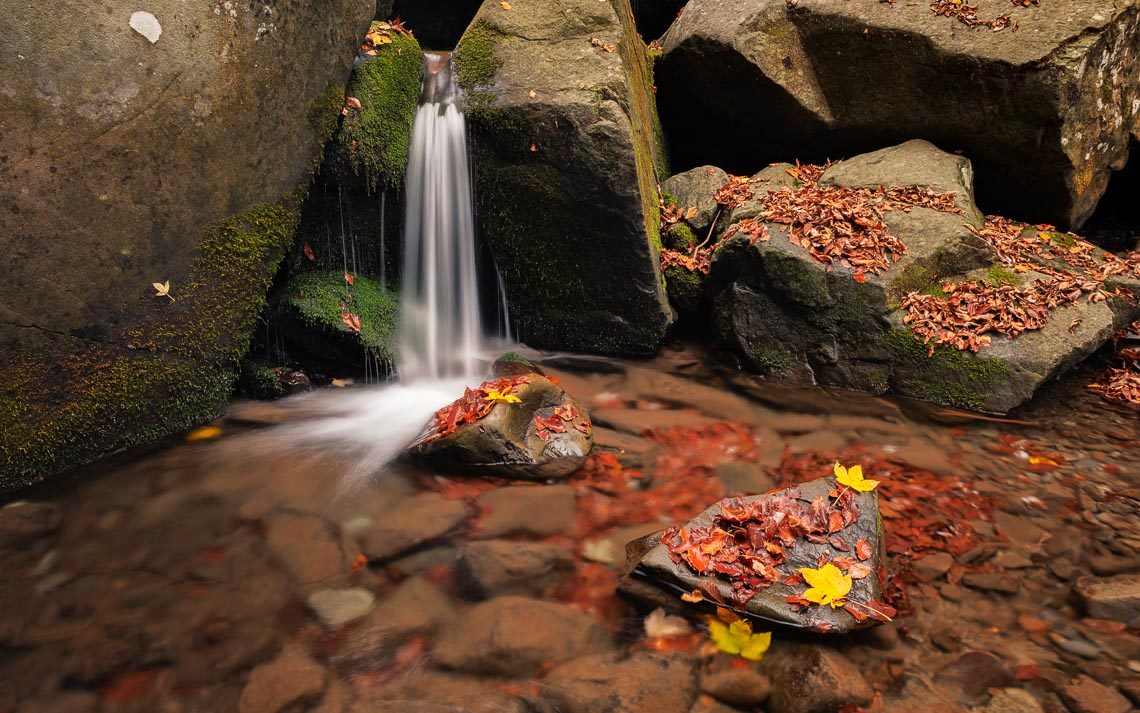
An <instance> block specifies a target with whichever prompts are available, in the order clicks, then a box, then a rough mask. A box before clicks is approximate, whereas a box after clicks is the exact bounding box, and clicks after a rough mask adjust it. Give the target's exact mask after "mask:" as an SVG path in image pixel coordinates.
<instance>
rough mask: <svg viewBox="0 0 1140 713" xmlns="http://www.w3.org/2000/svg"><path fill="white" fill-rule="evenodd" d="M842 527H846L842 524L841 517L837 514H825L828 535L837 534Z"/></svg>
mask: <svg viewBox="0 0 1140 713" xmlns="http://www.w3.org/2000/svg"><path fill="white" fill-rule="evenodd" d="M844 527H846V525H845V524H844V522H843V515H841V514H839V513H837V512H830V513H828V514H827V531H828V532H829V533H831V532H839V531H840V530H842V529H843V528H844Z"/></svg>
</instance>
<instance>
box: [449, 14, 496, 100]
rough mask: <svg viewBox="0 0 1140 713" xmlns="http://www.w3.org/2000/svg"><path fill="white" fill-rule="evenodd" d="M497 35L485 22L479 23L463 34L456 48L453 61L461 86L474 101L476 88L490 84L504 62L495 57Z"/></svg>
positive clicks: (480, 21)
mask: <svg viewBox="0 0 1140 713" xmlns="http://www.w3.org/2000/svg"><path fill="white" fill-rule="evenodd" d="M497 36H498V35H497V33H496V32H495V31H494V30H493V29H491V26H490V25H488V24H487V23H486V21H484V20H479V21H477V22H476V23H475V24H474V25H472V26H471V27H469V28H468V29H467V32H465V33H463V37H462V39H460V41H459V46H458V47H456V48H455V55H454V58H453V61H454V63H455V76H456V79H457V80H458V81H459V86H461V87H463V90H464V91H465V92H467V94H468V99H469V100H470V99H472V98H473V95H474V94H475V93H476V88H477V87H479V86H485V85H488V84H490V83H491V82H492V81H493V80H494V79H495V72H497V71H499V68H500V67H502V66H503V61H502V60H501V59H498V58H497V57H496V56H495V44H496V38H497Z"/></svg>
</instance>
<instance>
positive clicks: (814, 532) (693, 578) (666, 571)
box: [620, 478, 893, 634]
mask: <svg viewBox="0 0 1140 713" xmlns="http://www.w3.org/2000/svg"><path fill="white" fill-rule="evenodd" d="M843 490H845V489H844V488H842V487H841V486H838V489H837V485H836V482H835V480H834V479H833V478H821V479H819V480H813V481H811V482H808V483H803V484H801V485H799V486H796V487H792V488H785V489H782V490H777V491H774V492H771V493H768V494H765V495H755V496H750V497H741V498H725V499H724V500H721V501H720V502H718V503H716V504H715V505H713V506H712V507H710V508H708V509H707V510H705V511H704V512H702V513H701V514H700V515H698V516H696V517H695V518H693V519H692V520H690V521H689V522H687V523H685V524H684V525H682V526H681V527H680V528H672V529H670V530H665V531H664V532H659V533H655V534H653V535H649V536H648V537H644V538H642V539H640V540H635V541H634V542H631V543H630V544H629V546H628V548H627V556H628V560H627V562H626V567H625V570H624V572H623V576H622V580H621V584H620V589H621V591H622V592H624V593H626V594H627V595H630V596H633V597H635V598H640V599H647V600H649V601H651V602H652V603H654V604H656V605H659V606H666V607H667V608H670V609H672V610H675V611H676V610H680V611H683V612H684V613H688V614H692V613H693V612H694V611H703V612H708V613H711V612H712V610H713V607H714V606H722V607H727V608H729V609H732V610H734V611H736V612H737V613H738V614H741V615H744V616H747V617H749V618H752V619H757V620H763V621H765V622H768V623H776V624H783V625H786V626H790V627H794V628H798V629H806V630H813V631H817V632H820V633H830V634H843V633H847V632H850V631H853V630H855V629H860V628H864V627H867V626H872V625H874V624H875V623H877V621H876V619H878V620H880V621H881V620H883V619H884V618H885V617H883V616H881V615H880V614H879V613H876V612H882V611H885V613H886V614H888V615H890V614H893V611H892V610H891V609H890V608H889V607H886V606H885V605H883V603H882V581H881V578H882V577H883V576H884V575H883V568H882V567H883V561H882V556H883V554H882V553H883V548H882V546H881V543H882V532H883V528H882V520H881V518H880V516H879V501H878V496H877V495H876V494H875V492H874V491H872V492H868V493H859V492H855V491H847V492H845V493H843V494H842V497H841V499H840V502H839V507H835V506H834V503H835V502H836V500H837V496H838V495H840V491H843ZM844 510H846V511H847V513H848V514H847V515H846V517H845V516H844V514H843V511H844ZM743 513H748V514H749V516H745V517H742V514H743ZM832 513H836V514H838V516H839V517H840V518H844V519H846V520H847V524H845V525H843V526H842V527H838V528H836V527H835V526H836V525H839V524H842V522H840V521H833V523H832V529H834V531H833V532H830V533H829V532H827V529H829V528H828V527H827V526H826V525H824V526H823V527H822V529H820V527H819V525H820V524H821V523H825V522H827V521H828V520H829V518H830V516H831V514H832ZM752 515H755V516H758V517H751V516H752ZM853 516H854V519H853V520H852V519H851V518H852V517H853ZM791 518H799V519H801V520H802V521H804V524H803V525H802V526H799V527H792V528H787V527H786V526H787V525H788V524H789V523H790V522H791ZM782 525H783V526H785V527H784V529H783V532H782V533H781V534H782V535H783V537H782V538H781V536H780V534H776V535H775V536H774V537H766V536H764V535H762V534H760V533H761V532H764V531H767V532H768V533H769V534H772V533H778V532H779V530H780V529H781V526H782ZM718 528H719V529H720V530H721V531H726V532H730V533H732V534H733V535H734V541H736V542H741V541H745V540H748V539H749V538H750V537H751V538H753V542H755V544H756V545H758V546H759V548H758V549H763V548H764V547H765V543H766V542H770V543H771V544H772V545H773V546H774V549H777V551H778V552H780V553H781V554H779V555H777V556H776V557H775V558H774V560H775V561H777V562H778V563H777V564H775V566H774V570H775V572H774V573H771V572H769V573H768V574H766V575H757V574H756V572H757V571H758V569H759V570H764V562H760V563H758V564H757V565H751V561H750V559H749V558H741V560H739V561H748V562H749V565H748V566H747V567H745V568H744V569H743V572H744V574H745V578H750V579H752V580H753V582H754V583H756V581H757V580H758V579H759V580H764V579H765V577H768V578H772V577H774V578H775V579H774V581H772V582H771V584H767V586H764V584H766V582H765V581H761V582H760V585H759V587H758V588H757V589H756V591H755V594H753V595H752V596H751V597H750V598H746V597H747V596H748V592H747V591H745V592H743V593H740V590H739V589H738V590H737V593H736V594H735V596H734V590H733V586H732V581H733V579H735V580H736V581H738V582H739V581H741V578H740V577H734V576H732V575H730V574H717V575H715V576H710V575H708V574H699V573H698V572H697V571H696V570H695V569H694V568H693V566H692V565H691V564H690V560H688V559H684V558H683V557H681V556H679V555H678V549H679V548H678V543H680V542H682V541H683V540H685V539H686V538H689V539H690V541H692V540H697V539H700V538H701V537H702V536H707V535H708V534H709V533H712V532H714V531H715V530H716V529H718ZM686 532H687V533H688V534H685V533H686ZM750 533H755V534H750ZM809 537H810V538H811V540H815V541H811V540H809V539H808V538H809ZM793 540H794V542H793ZM789 542H792V544H788V543H789ZM670 543H672V545H673V546H672V547H671V546H670ZM857 546H858V549H859V552H858V553H857V552H856V549H857ZM751 547H752V545H751V543H749V544H747V545H745V547H744V549H745V550H751ZM844 547H846V549H844ZM765 551H766V550H765ZM860 554H861V555H862V556H863V557H864V558H865V559H863V558H861V557H860ZM710 559H712V560H715V559H717V558H716V557H715V556H714V557H711V558H710ZM727 559H730V560H731V558H727ZM759 559H760V560H763V559H764V556H763V555H760V556H759ZM698 561H700V558H698ZM769 561H772V560H769ZM824 562H832V563H834V564H836V566H838V567H839V568H840V569H842V570H845V571H847V572H848V573H850V574H852V575H853V576H852V580H853V581H852V587H851V591H850V593H849V594H848V596H847V597H846V599H847V601H848V602H849V605H848V606H846V607H843V608H836V609H833V608H831V607H830V606H819V605H814V604H812V605H806V606H805V605H803V604H802V603H801V604H793V603H789V601H788V598H789V597H802V596H803V593H804V591H805V590H806V589H807V588H808V585H807V584H806V583H804V582H803V581H802V577H799V570H800V569H801V568H812V569H814V568H818V567H820V566H821V565H822V564H823V563H824ZM733 564H734V563H733V562H732V561H729V562H721V563H720V564H719V568H720V569H722V570H725V571H727V570H731V569H733ZM710 566H714V565H710ZM859 574H862V575H864V576H861V577H859V578H855V576H854V575H859ZM738 586H739V585H738ZM694 591H697V592H700V595H701V596H702V597H703V601H700V602H697V603H696V604H692V603H687V602H685V601H683V600H682V599H681V596H682V595H690V596H691V595H692V593H693V592H694ZM717 600H719V601H717ZM868 603H870V607H871V608H874V609H875V610H876V612H870V611H869V608H868V606H867V604H868ZM694 607H697V608H696V609H695V608H694ZM853 612H854V613H853Z"/></svg>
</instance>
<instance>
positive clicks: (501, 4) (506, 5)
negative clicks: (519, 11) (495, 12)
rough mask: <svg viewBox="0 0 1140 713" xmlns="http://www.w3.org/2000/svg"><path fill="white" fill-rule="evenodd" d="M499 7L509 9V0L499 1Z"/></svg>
mask: <svg viewBox="0 0 1140 713" xmlns="http://www.w3.org/2000/svg"><path fill="white" fill-rule="evenodd" d="M499 7H501V8H503V9H504V10H510V9H511V4H510V3H509V2H505V1H504V2H501V3H499Z"/></svg>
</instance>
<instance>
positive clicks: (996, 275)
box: [982, 265, 1023, 286]
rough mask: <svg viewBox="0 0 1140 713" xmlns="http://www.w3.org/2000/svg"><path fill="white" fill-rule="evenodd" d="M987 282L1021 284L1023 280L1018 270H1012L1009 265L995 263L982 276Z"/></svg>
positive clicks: (992, 283) (991, 283) (990, 283)
mask: <svg viewBox="0 0 1140 713" xmlns="http://www.w3.org/2000/svg"><path fill="white" fill-rule="evenodd" d="M982 280H983V281H984V282H986V284H989V285H995V286H996V285H1020V284H1021V283H1022V282H1023V280H1022V279H1021V277H1019V276H1018V274H1017V273H1016V272H1014V271H1013V270H1010V269H1009V268H1008V267H1002V266H1001V265H994V266H993V267H991V268H989V269H987V270H986V272H985V276H984V277H983V278H982Z"/></svg>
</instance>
